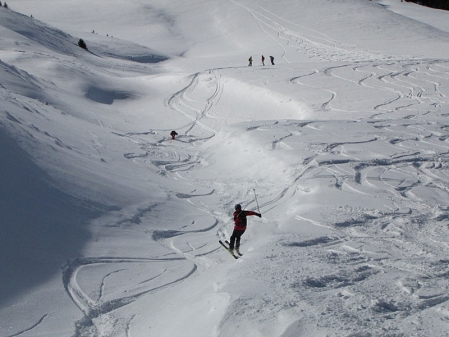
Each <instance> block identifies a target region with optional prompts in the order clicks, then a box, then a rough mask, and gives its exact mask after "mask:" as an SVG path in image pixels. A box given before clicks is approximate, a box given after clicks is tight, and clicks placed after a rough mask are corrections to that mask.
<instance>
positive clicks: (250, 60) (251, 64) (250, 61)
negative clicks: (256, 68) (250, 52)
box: [248, 56, 253, 67]
mask: <svg viewBox="0 0 449 337" xmlns="http://www.w3.org/2000/svg"><path fill="white" fill-rule="evenodd" d="M248 61H249V64H248V67H252V66H253V57H252V56H250V57H249V59H248Z"/></svg>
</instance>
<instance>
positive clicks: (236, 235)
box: [229, 229, 245, 249]
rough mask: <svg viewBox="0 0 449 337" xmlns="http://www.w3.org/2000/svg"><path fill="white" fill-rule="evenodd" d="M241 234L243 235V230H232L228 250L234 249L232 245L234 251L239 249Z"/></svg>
mask: <svg viewBox="0 0 449 337" xmlns="http://www.w3.org/2000/svg"><path fill="white" fill-rule="evenodd" d="M243 233H245V230H238V229H234V231H233V232H232V235H231V240H230V242H229V249H234V243H235V248H236V249H239V248H240V237H241V236H242V235H243Z"/></svg>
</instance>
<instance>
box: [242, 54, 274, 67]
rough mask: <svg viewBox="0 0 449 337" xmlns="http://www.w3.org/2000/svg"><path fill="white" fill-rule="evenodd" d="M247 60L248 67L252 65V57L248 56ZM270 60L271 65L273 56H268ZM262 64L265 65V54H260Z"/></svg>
mask: <svg viewBox="0 0 449 337" xmlns="http://www.w3.org/2000/svg"><path fill="white" fill-rule="evenodd" d="M248 61H249V64H248V67H252V66H253V57H252V56H250V57H249V59H248ZM270 62H271V65H273V66H274V56H270ZM262 65H263V66H264V65H265V56H263V55H262Z"/></svg>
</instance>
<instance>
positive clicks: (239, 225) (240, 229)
mask: <svg viewBox="0 0 449 337" xmlns="http://www.w3.org/2000/svg"><path fill="white" fill-rule="evenodd" d="M249 215H255V216H258V217H259V218H261V217H262V214H260V213H256V212H253V211H245V210H242V206H241V205H240V204H237V205H235V212H234V224H235V226H234V231H233V232H232V235H231V239H230V243H229V250H230V251H231V252H232V251H233V250H234V244H235V250H236V252H237V253H238V254H240V252H239V248H240V237H241V236H242V235H243V233H245V230H246V224H247V220H246V217H247V216H249Z"/></svg>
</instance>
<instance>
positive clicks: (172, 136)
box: [170, 130, 178, 139]
mask: <svg viewBox="0 0 449 337" xmlns="http://www.w3.org/2000/svg"><path fill="white" fill-rule="evenodd" d="M177 135H178V133H177V132H176V131H175V130H173V131H172V132H170V136H171V139H175V137H176V136H177Z"/></svg>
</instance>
